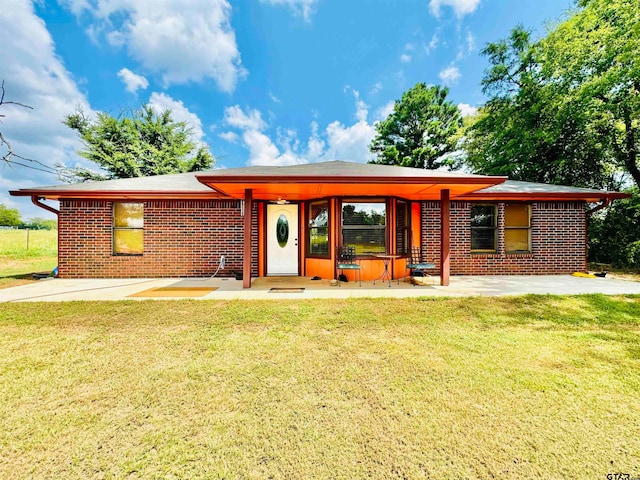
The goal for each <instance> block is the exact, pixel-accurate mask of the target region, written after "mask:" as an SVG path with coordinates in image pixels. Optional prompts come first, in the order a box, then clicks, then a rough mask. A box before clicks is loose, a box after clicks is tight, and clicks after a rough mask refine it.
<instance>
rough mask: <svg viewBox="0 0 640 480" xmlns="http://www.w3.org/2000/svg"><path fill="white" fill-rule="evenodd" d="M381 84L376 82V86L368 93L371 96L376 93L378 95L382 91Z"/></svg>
mask: <svg viewBox="0 0 640 480" xmlns="http://www.w3.org/2000/svg"><path fill="white" fill-rule="evenodd" d="M382 88H383V87H382V83H381V82H376V84H375V85H374V86H373V88H372V89H371V91H370V92H369V93H370V94H371V95H375V94H376V93H378V92H379V91H380V90H382Z"/></svg>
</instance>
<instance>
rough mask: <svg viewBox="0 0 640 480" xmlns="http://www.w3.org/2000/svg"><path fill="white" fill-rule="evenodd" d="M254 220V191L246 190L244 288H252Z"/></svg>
mask: <svg viewBox="0 0 640 480" xmlns="http://www.w3.org/2000/svg"><path fill="white" fill-rule="evenodd" d="M252 220H253V192H252V191H251V189H250V188H248V189H247V190H246V191H245V192H244V258H243V263H242V288H251V224H252V223H253V222H252Z"/></svg>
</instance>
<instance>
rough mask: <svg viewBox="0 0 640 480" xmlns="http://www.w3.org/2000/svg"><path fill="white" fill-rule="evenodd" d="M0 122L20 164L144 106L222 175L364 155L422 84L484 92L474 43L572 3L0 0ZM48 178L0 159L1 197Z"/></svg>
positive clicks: (466, 105)
mask: <svg viewBox="0 0 640 480" xmlns="http://www.w3.org/2000/svg"><path fill="white" fill-rule="evenodd" d="M2 3H3V7H2V9H1V10H0V45H2V48H1V49H0V79H4V80H5V87H6V90H7V93H6V99H7V100H15V101H19V102H23V103H26V104H28V105H30V106H32V107H34V109H33V110H25V109H21V108H19V107H12V106H5V107H2V112H0V113H3V114H5V115H6V117H5V118H4V119H2V124H0V129H1V131H2V132H3V134H4V135H5V136H6V137H7V139H8V140H9V141H11V143H12V145H13V148H14V150H15V151H16V152H17V153H19V154H20V155H22V156H24V157H28V158H33V159H36V160H38V161H40V162H42V163H44V164H46V165H49V166H54V165H55V164H56V163H59V162H62V163H64V164H66V165H68V166H72V165H76V164H82V160H81V159H80V158H79V157H78V156H77V154H76V153H75V151H76V150H77V149H78V148H79V147H80V144H79V142H78V139H77V138H76V136H75V134H74V132H73V131H71V130H70V129H68V128H67V127H65V126H64V125H62V123H61V119H62V118H63V117H64V116H65V115H66V114H68V113H71V112H72V111H73V110H74V109H75V108H76V107H80V108H82V109H83V110H84V111H85V112H86V113H88V114H92V113H94V112H96V111H106V112H108V113H111V114H112V115H118V114H119V113H120V112H121V111H122V110H124V109H126V108H132V107H133V108H135V107H138V106H140V105H141V104H143V103H146V102H150V103H152V104H153V105H155V106H157V107H160V108H167V107H168V108H171V109H172V110H173V112H174V117H175V118H177V119H179V120H184V121H187V122H188V123H189V124H190V125H191V126H192V128H193V136H194V140H196V141H197V142H204V143H206V144H208V145H209V147H210V149H211V152H212V153H213V155H214V156H215V157H216V158H217V168H225V167H227V168H228V167H240V166H245V165H284V164H295V163H305V162H316V161H324V160H335V159H340V160H349V161H357V162H366V161H367V160H368V158H369V157H370V154H369V153H368V149H367V145H368V144H369V143H370V141H371V139H372V137H373V135H374V133H375V127H374V125H375V122H376V121H378V120H380V119H382V118H384V117H385V116H386V115H387V114H388V113H389V112H390V109H391V108H392V106H393V101H394V100H396V99H399V98H400V97H401V95H402V93H403V92H404V91H406V90H407V89H408V88H410V87H412V86H413V85H415V84H416V83H418V82H426V83H428V84H444V85H447V86H449V88H450V95H449V97H450V100H451V101H452V102H454V103H455V104H458V105H460V107H461V109H462V110H463V112H464V113H467V112H472V111H473V108H475V107H478V106H480V105H481V104H482V103H483V102H484V101H485V98H484V96H483V95H482V91H481V88H480V80H481V78H482V75H483V71H484V69H485V68H486V66H487V63H486V60H485V58H484V57H482V55H481V54H480V51H481V50H482V48H483V46H484V45H486V44H487V43H488V42H492V41H496V40H499V39H501V38H504V37H506V36H507V35H508V33H509V31H510V30H511V28H513V27H514V26H515V25H517V24H519V23H520V24H523V25H524V26H525V27H526V28H529V29H531V30H532V31H534V35H536V36H542V35H543V34H544V32H545V28H546V26H547V25H548V22H552V21H554V20H558V19H560V18H561V16H562V15H563V12H566V10H567V9H568V8H570V7H571V6H572V2H571V0H536V1H535V2H532V1H529V0H517V1H516V0H511V1H507V0H366V1H365V0H234V1H228V0H190V1H186V0H58V1H56V0H41V1H34V2H31V1H29V0H3V2H2ZM57 183H59V181H58V180H57V179H56V177H55V175H51V174H48V173H45V172H40V171H36V170H32V169H27V168H23V167H20V166H17V167H15V168H13V169H12V168H9V167H7V166H0V203H4V204H6V205H9V206H11V207H14V208H19V209H20V210H21V212H22V213H23V215H24V216H25V217H27V218H28V217H30V216H43V217H44V216H47V212H45V211H44V210H41V209H38V208H36V207H33V206H32V205H31V203H30V201H29V200H28V199H20V198H13V197H9V195H8V193H7V191H8V190H10V189H16V188H26V187H31V186H42V185H52V184H57Z"/></svg>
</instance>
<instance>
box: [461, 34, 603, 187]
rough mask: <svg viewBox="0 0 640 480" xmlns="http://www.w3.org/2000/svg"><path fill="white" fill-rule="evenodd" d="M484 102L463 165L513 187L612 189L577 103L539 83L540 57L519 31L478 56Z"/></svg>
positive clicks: (467, 136)
mask: <svg viewBox="0 0 640 480" xmlns="http://www.w3.org/2000/svg"><path fill="white" fill-rule="evenodd" d="M482 53H483V55H485V56H487V57H488V59H489V64H490V67H489V69H488V70H487V71H486V73H485V76H484V78H483V80H482V87H483V92H484V93H485V94H487V95H489V97H490V98H489V101H488V102H487V103H486V104H485V105H484V106H483V107H482V108H481V109H480V112H479V114H478V116H477V117H476V119H475V120H474V121H473V122H472V123H471V124H470V125H469V126H468V127H467V128H466V130H465V135H464V140H463V148H464V150H465V151H466V163H467V164H468V165H469V166H470V167H471V168H472V170H473V171H474V172H476V173H483V174H491V175H507V176H509V177H510V178H512V179H515V180H524V181H533V182H542V183H552V184H568V185H581V186H588V187H597V188H603V187H611V186H613V184H614V183H615V182H614V175H613V173H614V169H613V168H612V165H611V162H609V161H608V159H607V156H606V153H605V152H603V147H602V143H601V141H600V140H599V139H598V136H597V132H596V131H595V128H594V126H593V125H592V124H591V119H590V117H589V115H587V114H586V113H585V112H584V110H583V108H582V106H581V105H580V102H577V101H576V100H575V99H573V98H570V97H567V96H565V95H563V94H562V89H560V88H559V86H558V85H557V83H555V82H550V81H549V80H548V78H546V77H545V76H544V70H543V60H541V58H544V56H543V52H542V51H541V47H540V44H537V43H533V42H532V41H531V39H530V34H529V32H528V31H526V30H525V29H524V28H522V27H521V26H518V27H515V28H514V29H513V30H512V31H511V34H510V36H509V38H508V39H505V40H500V41H498V42H495V43H490V44H488V45H487V46H486V47H485V48H484V49H483V51H482Z"/></svg>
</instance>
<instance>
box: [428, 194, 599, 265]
mask: <svg viewBox="0 0 640 480" xmlns="http://www.w3.org/2000/svg"><path fill="white" fill-rule="evenodd" d="M471 205H472V204H471V203H470V202H451V274H452V275H518V274H520V275H548V274H566V273H573V272H576V271H586V268H587V248H586V217H585V204H584V202H533V203H531V204H530V205H531V252H530V253H509V254H508V253H505V250H504V203H498V204H497V205H498V229H497V237H498V238H497V244H498V246H497V252H496V253H471V229H470V218H471ZM421 239H422V245H423V247H425V248H427V251H428V255H429V258H430V259H431V258H433V260H434V262H435V263H436V265H439V263H440V203H439V202H423V204H422V235H421Z"/></svg>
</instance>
